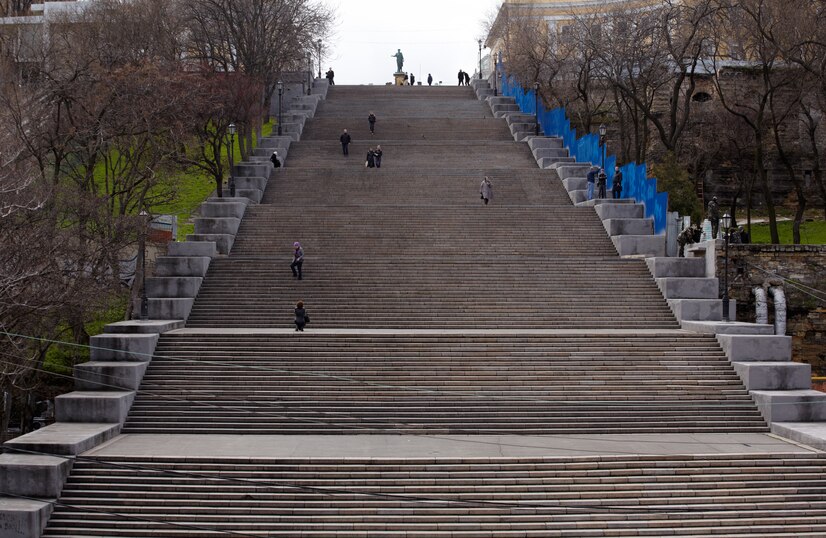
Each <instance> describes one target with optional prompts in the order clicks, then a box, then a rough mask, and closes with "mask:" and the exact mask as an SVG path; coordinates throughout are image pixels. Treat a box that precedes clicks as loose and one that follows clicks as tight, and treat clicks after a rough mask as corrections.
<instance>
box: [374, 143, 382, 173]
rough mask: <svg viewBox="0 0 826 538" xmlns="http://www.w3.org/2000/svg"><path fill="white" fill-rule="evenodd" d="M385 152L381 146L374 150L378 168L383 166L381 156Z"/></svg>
mask: <svg viewBox="0 0 826 538" xmlns="http://www.w3.org/2000/svg"><path fill="white" fill-rule="evenodd" d="M383 154H384V152H382V150H381V146H380V145H379V146H376V151H374V152H373V155H374V156H375V157H376V168H381V156H382V155H383Z"/></svg>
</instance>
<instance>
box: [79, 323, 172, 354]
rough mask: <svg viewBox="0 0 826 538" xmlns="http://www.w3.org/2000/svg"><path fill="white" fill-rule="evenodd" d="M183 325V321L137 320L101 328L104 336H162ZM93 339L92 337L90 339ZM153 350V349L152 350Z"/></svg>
mask: <svg viewBox="0 0 826 538" xmlns="http://www.w3.org/2000/svg"><path fill="white" fill-rule="evenodd" d="M184 325H185V323H184V321H183V320H149V321H141V320H139V319H135V320H131V321H119V322H117V323H110V324H108V325H106V327H104V328H103V332H104V333H106V334H122V335H127V334H162V333H165V332H167V331H174V330H175V329H182V328H183V327H184ZM92 338H94V337H92ZM153 350H154V348H153Z"/></svg>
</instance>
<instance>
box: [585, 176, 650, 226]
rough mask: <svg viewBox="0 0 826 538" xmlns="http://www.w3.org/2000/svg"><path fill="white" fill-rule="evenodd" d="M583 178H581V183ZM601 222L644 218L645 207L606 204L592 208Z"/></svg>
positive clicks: (626, 204)
mask: <svg viewBox="0 0 826 538" xmlns="http://www.w3.org/2000/svg"><path fill="white" fill-rule="evenodd" d="M584 180H585V178H583V181H584ZM594 210H595V211H596V212H597V215H598V216H599V218H601V219H602V220H607V219H642V218H645V206H643V205H642V204H628V203H613V200H612V201H611V202H606V203H602V204H598V205H595V206H594Z"/></svg>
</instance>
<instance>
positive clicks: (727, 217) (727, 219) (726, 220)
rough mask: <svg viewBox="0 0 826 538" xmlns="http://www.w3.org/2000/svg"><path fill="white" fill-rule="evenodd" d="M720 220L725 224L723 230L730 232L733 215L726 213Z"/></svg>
mask: <svg viewBox="0 0 826 538" xmlns="http://www.w3.org/2000/svg"><path fill="white" fill-rule="evenodd" d="M720 222H721V223H722V225H723V232H724V233H728V230H729V228H731V215H729V214H728V213H725V214H724V215H723V218H721V219H720Z"/></svg>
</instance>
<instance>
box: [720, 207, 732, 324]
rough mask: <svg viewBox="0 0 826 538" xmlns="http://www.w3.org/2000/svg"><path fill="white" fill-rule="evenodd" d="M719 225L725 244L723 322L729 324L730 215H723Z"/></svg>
mask: <svg viewBox="0 0 826 538" xmlns="http://www.w3.org/2000/svg"><path fill="white" fill-rule="evenodd" d="M720 220H722V222H721V224H722V225H723V240H724V241H725V242H726V252H725V258H726V261H725V264H724V268H723V321H725V322H729V321H731V320H730V319H729V312H728V310H729V298H728V242H729V241H728V240H729V227H730V226H731V215H729V214H728V213H725V214H724V215H723V218H722V219H720Z"/></svg>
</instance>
